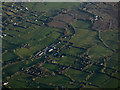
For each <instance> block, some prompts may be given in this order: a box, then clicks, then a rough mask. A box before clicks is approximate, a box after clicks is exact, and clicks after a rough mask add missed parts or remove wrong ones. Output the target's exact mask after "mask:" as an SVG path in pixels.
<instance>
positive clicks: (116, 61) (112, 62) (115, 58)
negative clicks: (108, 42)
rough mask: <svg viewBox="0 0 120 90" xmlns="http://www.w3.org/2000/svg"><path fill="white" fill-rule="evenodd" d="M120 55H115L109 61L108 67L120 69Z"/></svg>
mask: <svg viewBox="0 0 120 90" xmlns="http://www.w3.org/2000/svg"><path fill="white" fill-rule="evenodd" d="M118 56H119V53H115V54H114V55H113V56H112V57H111V58H110V60H109V61H107V67H110V68H115V69H116V70H118V69H119V63H120V61H119V57H118Z"/></svg>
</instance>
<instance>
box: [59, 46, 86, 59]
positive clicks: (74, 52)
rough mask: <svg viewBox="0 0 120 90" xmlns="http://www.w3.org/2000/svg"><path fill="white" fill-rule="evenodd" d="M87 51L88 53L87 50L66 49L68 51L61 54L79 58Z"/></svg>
mask: <svg viewBox="0 0 120 90" xmlns="http://www.w3.org/2000/svg"><path fill="white" fill-rule="evenodd" d="M85 51H86V50H85V49H80V48H75V47H70V48H66V49H64V50H62V51H61V53H64V54H66V55H73V56H78V57H79V56H80V55H81V54H83V53H84V52H85Z"/></svg>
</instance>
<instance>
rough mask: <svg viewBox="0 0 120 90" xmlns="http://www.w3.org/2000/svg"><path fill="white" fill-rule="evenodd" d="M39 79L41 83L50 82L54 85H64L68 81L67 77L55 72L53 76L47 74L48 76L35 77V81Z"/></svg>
mask: <svg viewBox="0 0 120 90" xmlns="http://www.w3.org/2000/svg"><path fill="white" fill-rule="evenodd" d="M39 81H41V83H43V84H49V83H51V84H53V85H56V86H59V85H61V86H64V85H65V84H67V83H69V82H70V80H69V78H67V77H65V76H62V75H57V74H56V75H55V76H49V77H43V78H40V77H36V82H39Z"/></svg>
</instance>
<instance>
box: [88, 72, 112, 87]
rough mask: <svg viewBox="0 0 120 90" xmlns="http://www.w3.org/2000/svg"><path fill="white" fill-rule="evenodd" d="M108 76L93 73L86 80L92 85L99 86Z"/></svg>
mask: <svg viewBox="0 0 120 90" xmlns="http://www.w3.org/2000/svg"><path fill="white" fill-rule="evenodd" d="M109 78H110V77H108V76H107V75H104V74H100V73H94V74H93V75H92V76H91V77H90V78H89V79H88V82H91V83H92V84H93V85H98V86H100V85H101V84H102V83H104V82H106V80H108V79H109Z"/></svg>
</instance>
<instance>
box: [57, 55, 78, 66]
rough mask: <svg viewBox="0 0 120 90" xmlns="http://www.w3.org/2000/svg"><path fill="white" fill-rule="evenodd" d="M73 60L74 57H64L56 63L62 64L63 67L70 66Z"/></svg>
mask: <svg viewBox="0 0 120 90" xmlns="http://www.w3.org/2000/svg"><path fill="white" fill-rule="evenodd" d="M75 60H76V58H74V57H70V56H64V57H61V59H60V61H59V62H58V63H62V64H64V65H71V64H73V63H74V61H75Z"/></svg>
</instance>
